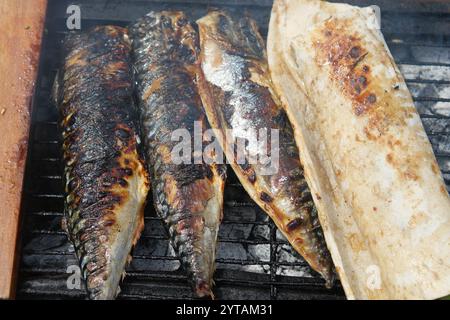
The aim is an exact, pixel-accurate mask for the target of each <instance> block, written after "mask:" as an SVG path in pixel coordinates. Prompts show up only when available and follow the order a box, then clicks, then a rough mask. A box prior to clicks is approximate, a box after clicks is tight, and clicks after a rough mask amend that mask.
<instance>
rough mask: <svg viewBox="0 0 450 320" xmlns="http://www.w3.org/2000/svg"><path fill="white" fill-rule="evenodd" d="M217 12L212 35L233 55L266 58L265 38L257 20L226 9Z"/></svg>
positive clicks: (215, 12)
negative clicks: (260, 32)
mask: <svg viewBox="0 0 450 320" xmlns="http://www.w3.org/2000/svg"><path fill="white" fill-rule="evenodd" d="M211 14H215V15H216V17H215V19H216V23H215V24H214V29H213V30H211V31H212V36H213V37H215V38H216V40H218V41H220V42H221V45H222V46H224V48H226V49H227V51H229V52H230V53H231V54H233V55H239V56H242V57H245V58H253V59H257V60H261V59H265V45H264V40H263V39H262V37H261V36H260V34H259V32H258V27H257V25H256V22H255V21H254V20H253V19H251V18H250V17H248V16H246V15H244V14H238V13H235V14H233V15H230V14H228V13H226V12H224V11H221V10H216V11H212V12H210V15H211Z"/></svg>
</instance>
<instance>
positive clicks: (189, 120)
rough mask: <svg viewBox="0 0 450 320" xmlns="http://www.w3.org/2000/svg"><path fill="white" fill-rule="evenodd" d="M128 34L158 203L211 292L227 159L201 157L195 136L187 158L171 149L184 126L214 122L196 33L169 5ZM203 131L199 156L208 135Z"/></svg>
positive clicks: (198, 289) (205, 292)
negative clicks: (201, 90) (203, 92)
mask: <svg viewBox="0 0 450 320" xmlns="http://www.w3.org/2000/svg"><path fill="white" fill-rule="evenodd" d="M130 34H131V37H132V42H133V49H134V63H135V69H136V70H135V71H136V80H137V84H138V85H137V91H138V98H139V101H140V102H139V104H140V112H141V122H142V130H143V134H144V140H145V141H144V142H145V146H146V149H147V160H148V164H149V168H150V174H151V179H152V191H153V199H154V204H155V207H156V211H157V212H158V214H159V216H160V217H162V218H163V219H164V221H165V222H166V224H167V226H168V229H169V233H170V237H171V242H172V245H173V247H174V248H175V250H176V252H177V253H178V255H179V257H180V259H181V261H182V263H183V265H184V267H185V269H186V270H187V272H188V275H189V280H190V281H191V283H192V286H193V289H194V292H195V293H196V295H197V296H199V297H213V293H212V290H211V289H212V285H213V280H212V279H213V273H214V269H215V251H216V242H217V233H218V229H219V225H220V222H221V219H222V210H223V189H224V183H225V174H226V171H225V170H226V167H225V166H223V165H216V164H214V163H211V164H208V163H206V162H204V161H203V159H202V158H200V159H199V158H198V153H196V154H195V153H194V146H195V143H193V144H191V145H190V146H189V148H188V150H187V154H184V156H187V161H183V162H180V163H178V160H176V159H174V158H173V156H172V155H173V153H172V151H175V150H176V148H177V145H179V142H178V138H176V139H173V134H176V132H181V131H183V132H184V133H186V134H187V136H188V139H189V140H188V142H189V143H190V142H191V138H192V137H194V135H195V122H197V123H198V124H199V125H200V126H201V128H202V129H203V130H204V129H207V126H208V124H207V120H206V116H205V114H204V112H203V107H202V102H201V100H200V97H199V94H198V90H197V86H196V84H195V77H196V74H197V72H198V71H197V70H198V69H199V62H198V50H199V47H198V37H197V33H196V32H195V30H194V29H193V27H192V25H191V24H190V22H189V21H188V20H187V18H186V16H185V15H184V14H183V13H181V12H169V11H163V12H159V13H157V12H150V13H149V14H147V15H146V16H145V17H144V18H142V19H140V20H139V21H137V22H136V23H135V24H134V25H133V26H131V28H130ZM180 130H181V131H180ZM200 139H201V141H200V147H201V150H199V151H200V156H201V151H202V150H203V145H204V144H206V142H207V141H205V140H203V137H202V136H200ZM185 142H186V141H185ZM210 156H211V157H210V158H211V159H213V158H214V156H213V155H212V154H211V155H210ZM194 160H197V161H198V160H200V161H199V162H198V163H197V162H194Z"/></svg>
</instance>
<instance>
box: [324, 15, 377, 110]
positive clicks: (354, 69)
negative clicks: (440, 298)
mask: <svg viewBox="0 0 450 320" xmlns="http://www.w3.org/2000/svg"><path fill="white" fill-rule="evenodd" d="M344 28H345V26H342V25H337V22H336V21H334V20H332V19H331V20H328V21H327V22H326V23H325V26H324V28H323V29H322V31H321V32H322V34H321V36H319V37H320V40H319V41H317V42H315V46H317V47H318V51H319V52H320V57H319V59H320V60H321V61H322V60H326V62H327V63H329V64H330V66H331V69H332V75H331V77H332V78H334V79H335V80H336V81H338V82H340V83H342V86H343V89H344V91H345V92H346V94H347V95H349V96H350V97H351V98H352V100H353V102H354V107H353V111H354V113H355V114H356V115H357V116H362V115H364V114H366V113H367V112H368V110H369V109H370V108H372V104H373V103H374V102H375V101H376V100H374V99H373V97H374V96H375V94H374V93H372V92H369V91H370V90H369V91H368V87H369V85H370V79H371V75H370V73H369V72H370V68H369V67H368V66H367V65H365V64H364V59H365V58H366V56H367V55H368V52H367V51H366V50H365V49H364V48H363V45H362V41H361V38H360V37H359V36H358V35H356V34H355V35H348V34H347V33H345V31H344ZM368 97H370V98H368Z"/></svg>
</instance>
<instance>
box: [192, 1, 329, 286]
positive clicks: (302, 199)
mask: <svg viewBox="0 0 450 320" xmlns="http://www.w3.org/2000/svg"><path fill="white" fill-rule="evenodd" d="M197 24H198V26H199V33H200V46H201V65H202V70H203V74H200V76H199V87H200V93H201V98H202V100H203V105H204V107H205V110H206V114H207V116H208V119H209V122H210V124H211V126H212V127H213V129H214V130H215V131H216V135H217V136H219V137H221V140H220V141H221V142H222V148H223V149H224V150H225V153H226V156H227V158H228V161H229V162H230V163H231V166H232V167H233V169H234V171H235V172H236V175H237V176H238V178H239V180H240V181H241V183H242V184H243V186H244V188H245V189H246V191H247V192H248V193H249V194H250V196H251V197H252V198H253V200H254V201H255V202H256V203H257V204H258V205H259V206H261V207H262V208H263V209H264V211H266V212H267V213H268V214H269V216H270V217H271V218H272V219H273V221H274V222H275V224H276V225H277V227H278V228H279V229H280V231H281V232H282V233H283V234H284V235H285V236H286V238H287V239H288V240H289V242H290V243H291V244H292V246H293V247H294V248H295V249H296V251H298V252H299V253H300V254H301V255H302V256H303V257H304V258H305V260H306V261H307V262H308V263H309V264H310V265H311V267H312V268H313V269H314V270H316V271H317V272H319V273H320V274H321V275H322V276H323V278H324V279H325V281H326V284H327V286H329V287H330V286H331V285H332V283H333V282H334V277H335V273H334V268H333V263H332V260H331V256H330V254H329V251H328V249H327V246H326V243H325V239H324V236H323V231H322V229H321V226H320V223H319V220H318V215H317V210H316V208H315V206H314V203H313V199H312V196H311V193H310V191H309V188H308V185H307V183H306V180H305V178H304V176H303V169H302V166H301V163H300V160H299V151H298V149H297V147H296V144H295V141H294V136H293V130H292V127H291V125H290V123H289V121H288V119H287V116H286V114H285V112H284V110H283V109H282V108H281V105H280V102H279V101H278V99H277V97H276V96H275V95H274V94H273V93H274V90H273V88H272V83H271V80H270V76H269V71H268V66H267V58H266V52H265V49H264V48H265V46H264V41H263V39H262V37H261V36H260V34H259V32H258V29H257V26H256V23H255V21H254V20H252V19H251V18H249V17H247V16H237V15H230V14H229V13H227V12H224V11H219V10H215V11H211V12H209V13H208V15H207V16H205V17H203V18H201V19H200V20H198V21H197ZM264 128H266V129H277V130H279V131H278V132H279V141H280V142H279V164H278V170H277V171H276V173H273V174H269V175H266V174H265V173H264V174H263V171H262V168H263V166H262V165H259V164H250V163H249V162H250V161H248V158H247V162H246V163H245V164H244V165H242V164H240V165H239V164H236V163H237V159H235V157H236V155H235V154H234V151H232V148H227V146H225V145H224V141H225V140H224V139H225V137H226V132H225V130H227V129H232V130H233V138H245V136H240V134H241V133H242V132H248V130H256V131H257V130H259V129H264ZM269 143H270V142H269ZM269 143H268V144H269ZM247 151H248V154H247V156H249V155H251V154H252V152H254V151H251V149H247Z"/></svg>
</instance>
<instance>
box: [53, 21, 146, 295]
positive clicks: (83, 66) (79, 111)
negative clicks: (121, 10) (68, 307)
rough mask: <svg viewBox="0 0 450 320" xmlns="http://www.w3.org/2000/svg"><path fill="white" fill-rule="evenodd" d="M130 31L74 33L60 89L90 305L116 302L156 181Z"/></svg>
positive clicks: (76, 240)
mask: <svg viewBox="0 0 450 320" xmlns="http://www.w3.org/2000/svg"><path fill="white" fill-rule="evenodd" d="M130 50H131V44H130V41H129V39H128V36H127V31H126V29H123V28H120V27H115V26H101V27H96V28H94V29H92V30H91V31H89V32H87V33H83V34H70V35H69V36H68V38H66V40H65V42H64V51H65V59H64V62H63V65H62V68H61V69H60V70H59V72H58V76H57V78H56V81H55V85H54V92H53V96H54V99H55V103H56V105H57V106H58V108H59V112H60V127H61V129H62V138H63V145H62V147H63V161H64V180H65V194H66V195H65V210H64V213H65V228H66V230H67V232H68V235H69V238H70V240H71V241H72V243H73V245H74V247H75V252H76V255H77V257H78V259H79V262H80V266H81V271H82V275H83V277H84V279H85V280H86V288H87V291H88V294H89V298H90V299H113V298H115V296H116V295H117V293H118V291H119V287H118V286H119V282H120V279H121V277H122V276H123V275H124V268H125V265H126V263H127V261H128V260H129V259H130V256H129V253H130V250H131V248H132V246H133V245H134V244H135V243H136V241H137V239H138V238H139V235H140V232H141V230H142V228H143V210H144V205H145V199H146V195H147V193H148V189H149V182H148V178H147V172H146V170H145V164H144V162H143V159H142V158H141V157H140V153H139V150H138V142H137V136H136V135H137V127H136V124H137V121H136V120H137V114H136V110H135V105H134V103H133V94H132V90H133V86H132V84H133V81H132V73H131V67H130V66H131V64H130Z"/></svg>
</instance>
